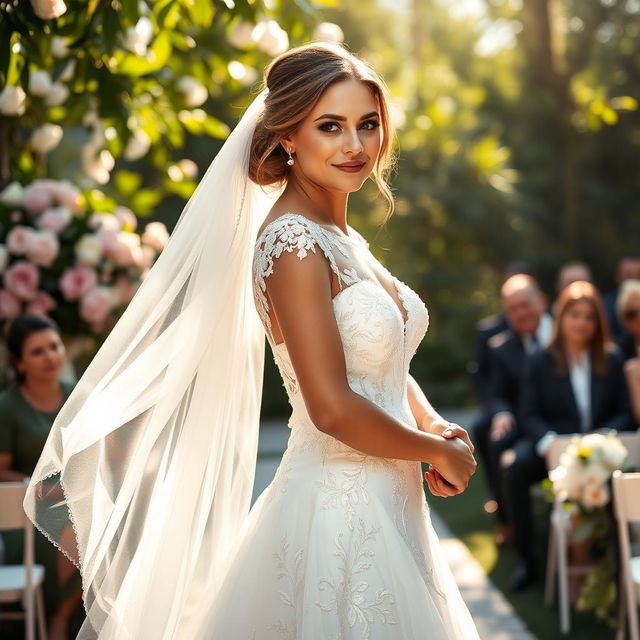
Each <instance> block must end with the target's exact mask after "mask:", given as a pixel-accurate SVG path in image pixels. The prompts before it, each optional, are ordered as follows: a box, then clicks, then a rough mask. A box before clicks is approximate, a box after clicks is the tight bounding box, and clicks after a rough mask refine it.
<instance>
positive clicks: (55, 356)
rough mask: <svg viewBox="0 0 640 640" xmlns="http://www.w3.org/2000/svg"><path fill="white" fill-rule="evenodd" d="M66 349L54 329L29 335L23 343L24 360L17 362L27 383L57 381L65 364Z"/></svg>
mask: <svg viewBox="0 0 640 640" xmlns="http://www.w3.org/2000/svg"><path fill="white" fill-rule="evenodd" d="M64 357H65V348H64V344H63V343H62V340H60V336H59V335H58V333H57V332H56V331H54V330H53V329H42V330H40V331H34V332H33V333H31V334H29V335H28V336H27V337H26V339H25V341H24V342H23V343H22V358H21V359H20V360H19V361H18V362H17V366H18V369H19V370H20V371H22V372H23V373H24V375H25V377H26V380H27V382H28V381H30V380H37V381H39V382H44V381H50V380H57V379H58V377H59V375H60V372H61V371H62V366H63V364H64Z"/></svg>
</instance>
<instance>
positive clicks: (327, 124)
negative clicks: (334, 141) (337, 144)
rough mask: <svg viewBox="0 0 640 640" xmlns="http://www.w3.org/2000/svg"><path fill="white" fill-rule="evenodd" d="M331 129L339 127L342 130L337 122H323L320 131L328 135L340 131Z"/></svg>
mask: <svg viewBox="0 0 640 640" xmlns="http://www.w3.org/2000/svg"><path fill="white" fill-rule="evenodd" d="M330 127H338V129H340V125H339V124H338V123H337V122H323V123H322V124H321V125H320V126H319V127H318V129H320V130H321V131H326V132H327V133H334V132H335V131H337V130H338V129H331V128H330Z"/></svg>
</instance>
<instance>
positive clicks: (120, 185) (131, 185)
mask: <svg viewBox="0 0 640 640" xmlns="http://www.w3.org/2000/svg"><path fill="white" fill-rule="evenodd" d="M114 181H115V186H116V189H117V190H118V191H119V192H120V193H121V194H122V195H123V196H125V197H128V196H131V195H133V193H134V192H135V191H137V190H138V189H139V188H140V185H141V184H142V176H141V175H140V174H139V173H134V172H133V171H125V170H124V169H123V170H120V171H118V172H116V174H115V176H114Z"/></svg>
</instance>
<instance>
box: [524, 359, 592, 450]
mask: <svg viewBox="0 0 640 640" xmlns="http://www.w3.org/2000/svg"><path fill="white" fill-rule="evenodd" d="M568 363H569V377H570V379H571V388H572V389H573V396H574V398H575V400H576V406H577V407H578V415H579V416H580V428H581V431H583V432H585V431H590V430H591V426H592V425H591V356H590V355H589V352H588V351H583V353H582V357H581V358H580V360H573V358H571V357H568ZM555 435H556V432H555V431H551V430H549V431H547V433H545V434H544V435H543V436H542V438H540V440H538V442H537V443H536V452H537V453H538V455H539V456H540V457H542V456H544V454H545V453H546V451H547V449H548V448H549V445H550V444H551V440H553V436H555Z"/></svg>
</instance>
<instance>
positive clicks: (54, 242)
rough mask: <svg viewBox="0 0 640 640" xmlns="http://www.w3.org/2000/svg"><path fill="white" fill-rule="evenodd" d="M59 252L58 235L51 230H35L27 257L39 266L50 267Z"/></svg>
mask: <svg viewBox="0 0 640 640" xmlns="http://www.w3.org/2000/svg"><path fill="white" fill-rule="evenodd" d="M58 253H60V243H59V242H58V236H56V235H55V234H54V233H52V232H51V231H46V230H45V231H36V232H35V233H34V234H33V241H32V243H31V246H30V247H29V249H28V251H27V257H28V258H29V260H31V261H32V262H35V263H36V264H37V265H39V266H41V267H50V266H51V265H52V264H53V261H54V260H55V259H56V258H57V257H58Z"/></svg>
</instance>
